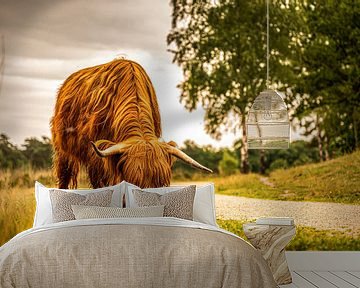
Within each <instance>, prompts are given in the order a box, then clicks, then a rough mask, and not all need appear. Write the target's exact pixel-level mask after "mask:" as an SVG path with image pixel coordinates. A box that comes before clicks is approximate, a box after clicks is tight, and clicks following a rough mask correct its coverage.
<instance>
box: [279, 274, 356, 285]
mask: <svg viewBox="0 0 360 288" xmlns="http://www.w3.org/2000/svg"><path fill="white" fill-rule="evenodd" d="M291 275H292V278H293V283H292V284H288V285H281V286H280V287H281V288H298V287H300V288H338V287H340V288H354V287H360V272H359V271H292V272H291Z"/></svg>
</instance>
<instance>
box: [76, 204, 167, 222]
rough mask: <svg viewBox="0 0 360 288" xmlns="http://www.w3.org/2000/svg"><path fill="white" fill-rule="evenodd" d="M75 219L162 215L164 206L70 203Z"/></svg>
mask: <svg viewBox="0 0 360 288" xmlns="http://www.w3.org/2000/svg"><path fill="white" fill-rule="evenodd" d="M71 208H72V210H73V213H74V215H75V219H96V218H134V217H162V216H163V213H164V206H150V207H139V208H118V207H98V206H83V205H71Z"/></svg>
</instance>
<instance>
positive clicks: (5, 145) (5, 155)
mask: <svg viewBox="0 0 360 288" xmlns="http://www.w3.org/2000/svg"><path fill="white" fill-rule="evenodd" d="M26 163H27V159H26V158H25V157H24V155H23V154H22V152H21V151H20V150H19V149H18V148H17V147H16V146H15V145H14V144H13V143H11V142H10V138H9V137H8V136H7V135H6V134H3V133H1V134H0V169H16V168H19V167H21V166H24V165H25V164H26Z"/></svg>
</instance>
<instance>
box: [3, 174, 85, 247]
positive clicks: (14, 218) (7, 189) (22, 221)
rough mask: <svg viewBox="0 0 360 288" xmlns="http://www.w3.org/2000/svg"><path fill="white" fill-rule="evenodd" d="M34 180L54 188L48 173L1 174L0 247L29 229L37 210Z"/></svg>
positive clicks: (82, 183) (81, 181) (53, 180)
mask: <svg viewBox="0 0 360 288" xmlns="http://www.w3.org/2000/svg"><path fill="white" fill-rule="evenodd" d="M84 174H85V173H81V175H80V184H79V186H80V187H87V186H88V185H87V180H86V177H85V175H84ZM35 181H39V182H41V183H43V184H44V185H46V186H48V187H55V185H56V181H55V178H54V177H53V176H52V173H51V171H49V170H40V171H33V170H31V169H19V170H15V171H0V231H1V232H0V245H2V244H4V243H5V242H6V241H8V240H9V239H11V238H12V237H14V236H15V235H16V234H18V233H20V232H22V231H24V230H26V229H29V228H31V227H32V225H33V219H34V214H35V207H36V203H35V195H34V183H35Z"/></svg>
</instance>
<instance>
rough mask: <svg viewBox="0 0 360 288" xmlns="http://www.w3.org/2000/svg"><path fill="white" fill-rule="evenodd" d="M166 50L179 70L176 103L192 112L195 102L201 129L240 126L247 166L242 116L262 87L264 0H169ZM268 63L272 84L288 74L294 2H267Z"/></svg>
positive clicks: (281, 83) (214, 131)
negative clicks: (202, 115)
mask: <svg viewBox="0 0 360 288" xmlns="http://www.w3.org/2000/svg"><path fill="white" fill-rule="evenodd" d="M290 2H291V1H290ZM171 3H172V6H173V13H172V19H173V21H172V29H171V31H170V33H169V35H168V44H169V45H170V51H171V52H172V53H173V54H174V59H173V60H174V62H176V63H177V64H178V65H180V67H181V68H182V70H183V75H184V80H183V81H182V83H180V85H179V87H180V88H181V96H180V99H181V102H182V103H184V105H185V107H186V109H188V110H190V111H192V110H194V109H196V107H197V105H198V104H199V103H200V104H201V105H202V107H203V108H204V110H205V112H206V113H205V129H206V131H207V133H209V134H210V135H211V136H213V137H214V138H220V137H221V132H222V130H223V128H224V127H225V128H228V129H241V130H242V140H241V141H242V145H241V146H240V150H241V153H240V154H241V170H242V172H244V173H247V172H248V171H249V163H248V151H247V150H248V149H247V134H246V129H245V119H246V115H247V111H248V110H249V108H250V105H251V103H252V102H253V101H254V99H255V98H256V96H257V95H258V94H259V93H260V92H261V91H262V90H263V89H264V88H265V87H266V83H265V82H266V65H265V63H266V6H265V1H248V0H228V1H216V2H214V1H211V0H207V1H180V0H172V2H171ZM271 3H272V5H271V9H270V19H271V25H270V35H271V41H270V48H271V49H270V51H271V57H270V67H271V70H270V71H271V73H270V75H271V83H272V85H273V87H276V88H285V87H286V86H287V83H291V81H292V79H293V74H292V72H293V71H294V70H293V69H291V65H290V64H291V63H292V58H293V57H294V56H296V50H295V47H296V46H295V43H294V41H293V40H294V38H293V37H292V35H294V34H295V31H296V29H297V26H298V23H297V19H298V12H297V9H298V7H297V6H296V5H295V4H293V3H295V2H291V3H290V4H289V3H288V4H286V2H284V1H277V0H276V1H271Z"/></svg>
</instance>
